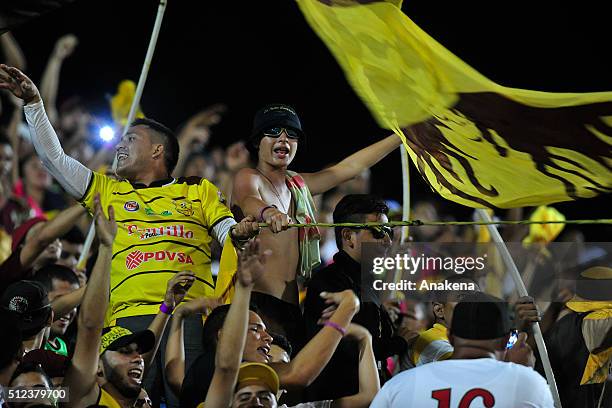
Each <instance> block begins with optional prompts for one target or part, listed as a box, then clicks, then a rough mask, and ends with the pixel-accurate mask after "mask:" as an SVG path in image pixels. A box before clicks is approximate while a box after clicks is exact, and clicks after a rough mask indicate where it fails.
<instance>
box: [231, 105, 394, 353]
mask: <svg viewBox="0 0 612 408" xmlns="http://www.w3.org/2000/svg"><path fill="white" fill-rule="evenodd" d="M303 143H304V132H303V130H302V124H301V122H300V119H299V117H298V115H297V114H296V112H295V110H294V109H293V108H292V107H291V106H288V105H284V104H272V105H268V106H265V107H264V108H262V109H261V110H259V111H258V112H257V114H256V115H255V119H254V122H253V131H252V133H251V139H250V141H249V143H248V144H247V148H248V149H249V151H250V152H251V154H252V156H253V157H254V158H256V161H257V165H256V167H255V168H254V169H252V168H247V169H242V170H241V171H239V172H238V173H237V174H236V177H235V179H234V190H233V195H232V201H233V204H235V205H236V207H239V209H240V210H241V212H242V213H243V214H244V215H245V216H252V217H256V218H257V220H258V221H260V222H266V223H268V224H270V227H269V229H266V230H264V231H262V233H261V234H260V239H261V245H262V247H263V248H265V249H271V250H272V252H273V253H274V254H276V256H274V257H272V258H271V259H270V261H269V263H268V265H267V266H266V274H265V276H264V277H263V278H262V279H261V280H260V281H258V282H257V285H256V286H255V290H254V292H253V300H254V302H255V303H256V304H257V306H258V307H259V310H260V311H261V312H262V317H263V318H264V321H266V324H267V325H268V326H269V327H270V329H271V330H272V331H274V332H275V333H279V334H282V335H285V336H287V337H288V338H289V340H290V342H291V343H292V344H293V345H294V346H295V347H296V351H298V350H299V348H300V347H301V345H302V344H303V343H304V338H303V328H302V324H301V322H302V318H301V312H300V309H299V307H298V293H299V292H298V280H299V281H300V282H303V281H305V280H308V279H309V278H310V274H311V271H312V269H313V268H315V267H317V266H318V265H319V264H320V255H319V245H318V244H319V231H318V230H317V229H316V228H299V229H298V228H288V227H287V225H288V224H290V223H292V222H294V221H295V222H300V223H310V222H314V221H315V214H314V212H315V207H314V204H313V201H312V196H313V195H316V194H322V193H324V192H326V191H328V190H330V189H332V188H334V187H336V186H338V185H339V184H341V183H343V182H345V181H347V180H350V179H351V178H353V177H355V176H357V175H359V174H361V173H362V172H363V171H364V170H365V169H368V168H370V167H371V166H373V165H374V164H376V163H377V162H378V161H379V160H381V159H382V158H383V157H385V156H386V155H387V154H389V153H390V152H391V151H393V150H394V149H396V148H397V147H398V146H399V145H400V139H399V138H398V137H397V136H389V137H387V138H385V139H383V140H381V141H379V142H377V143H374V144H373V145H371V146H368V147H366V148H364V149H362V150H360V151H358V152H357V153H354V154H352V155H350V156H349V157H347V158H346V159H344V160H342V161H340V162H339V163H338V164H336V165H334V166H331V167H328V168H326V169H324V170H321V171H318V172H314V173H300V174H298V173H295V172H291V171H289V170H288V166H289V165H290V164H291V162H292V161H293V159H294V157H295V155H296V153H297V150H298V147H299V146H300V145H301V144H303ZM234 208H235V207H234ZM234 208H233V210H234ZM234 213H236V214H237V213H238V211H237V209H236V210H234Z"/></svg>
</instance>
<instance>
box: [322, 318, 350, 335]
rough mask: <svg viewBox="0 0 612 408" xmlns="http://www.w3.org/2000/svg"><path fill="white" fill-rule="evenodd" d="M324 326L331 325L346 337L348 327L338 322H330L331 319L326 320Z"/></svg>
mask: <svg viewBox="0 0 612 408" xmlns="http://www.w3.org/2000/svg"><path fill="white" fill-rule="evenodd" d="M323 326H327V327H331V328H333V329H336V330H338V332H340V334H341V335H342V337H344V336H345V335H346V329H345V328H344V327H342V326H340V325H339V324H337V323H334V322H330V321H329V320H328V321H326V322H325V324H324V325H323Z"/></svg>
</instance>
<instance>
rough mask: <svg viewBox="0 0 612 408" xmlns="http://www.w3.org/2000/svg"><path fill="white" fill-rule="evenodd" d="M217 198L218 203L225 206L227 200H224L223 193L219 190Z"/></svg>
mask: <svg viewBox="0 0 612 408" xmlns="http://www.w3.org/2000/svg"><path fill="white" fill-rule="evenodd" d="M217 197H219V202H220V203H221V204H225V203H226V202H227V200H226V199H225V196H224V195H223V193H222V192H221V190H218V191H217Z"/></svg>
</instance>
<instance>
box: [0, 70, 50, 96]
mask: <svg viewBox="0 0 612 408" xmlns="http://www.w3.org/2000/svg"><path fill="white" fill-rule="evenodd" d="M0 89H6V90H8V91H9V92H11V93H12V94H13V95H15V96H16V97H17V98H19V99H22V100H23V101H24V102H25V103H26V105H27V104H30V103H36V102H40V100H41V99H40V93H39V92H38V88H36V85H34V82H32V80H31V79H30V78H28V77H27V76H26V75H25V74H24V73H23V72H21V71H20V70H18V69H17V68H14V67H9V66H8V65H5V64H0Z"/></svg>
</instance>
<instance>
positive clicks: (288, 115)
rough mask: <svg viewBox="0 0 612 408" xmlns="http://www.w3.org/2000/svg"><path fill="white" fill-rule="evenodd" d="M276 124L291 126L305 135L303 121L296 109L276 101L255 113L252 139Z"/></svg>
mask: <svg viewBox="0 0 612 408" xmlns="http://www.w3.org/2000/svg"><path fill="white" fill-rule="evenodd" d="M275 126H280V127H287V128H291V129H293V130H295V131H296V132H298V133H299V134H300V136H303V135H304V131H303V130H302V123H301V122H300V118H299V117H298V115H297V113H296V112H295V109H293V108H292V107H291V106H289V105H285V104H282V103H274V104H270V105H266V106H264V107H263V108H261V109H260V110H259V111H257V113H256V114H255V119H254V120H253V131H252V132H251V139H255V138H257V137H259V136H260V135H261V133H262V132H263V131H264V130H266V129H269V128H271V127H275Z"/></svg>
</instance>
